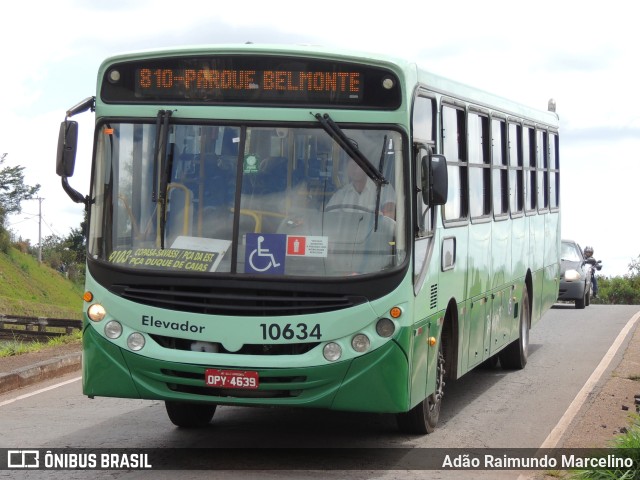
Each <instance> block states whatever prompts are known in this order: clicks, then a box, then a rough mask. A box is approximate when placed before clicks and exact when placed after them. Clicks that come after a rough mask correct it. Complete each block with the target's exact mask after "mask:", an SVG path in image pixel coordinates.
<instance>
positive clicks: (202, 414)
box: [164, 401, 216, 428]
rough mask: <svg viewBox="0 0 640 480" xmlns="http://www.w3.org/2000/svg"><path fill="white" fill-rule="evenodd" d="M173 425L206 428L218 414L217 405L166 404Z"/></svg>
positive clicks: (167, 402) (168, 402)
mask: <svg viewBox="0 0 640 480" xmlns="http://www.w3.org/2000/svg"><path fill="white" fill-rule="evenodd" d="M164 405H165V408H166V409H167V415H169V420H171V423H173V424H174V425H176V426H178V427H183V428H198V427H204V426H206V425H208V424H209V422H211V419H212V418H213V414H214V413H215V412H216V406H215V405H206V404H200V403H185V402H170V401H166V402H164Z"/></svg>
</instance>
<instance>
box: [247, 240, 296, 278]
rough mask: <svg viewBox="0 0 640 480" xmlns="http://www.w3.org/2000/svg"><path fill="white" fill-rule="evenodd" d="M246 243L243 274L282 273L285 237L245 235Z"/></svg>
mask: <svg viewBox="0 0 640 480" xmlns="http://www.w3.org/2000/svg"><path fill="white" fill-rule="evenodd" d="M246 241H247V244H246V249H245V253H244V254H245V262H244V272H245V273H271V274H283V273H284V263H285V257H286V255H285V251H286V241H287V237H286V235H279V234H275V233H247V237H246Z"/></svg>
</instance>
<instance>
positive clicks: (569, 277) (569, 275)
mask: <svg viewBox="0 0 640 480" xmlns="http://www.w3.org/2000/svg"><path fill="white" fill-rule="evenodd" d="M580 277H581V275H580V272H578V271H577V270H567V271H566V272H564V279H565V280H566V281H567V282H575V281H576V280H580Z"/></svg>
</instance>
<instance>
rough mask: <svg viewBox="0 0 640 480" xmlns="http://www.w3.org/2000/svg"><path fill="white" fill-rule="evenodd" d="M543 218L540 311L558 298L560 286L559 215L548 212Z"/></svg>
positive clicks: (543, 310) (549, 306)
mask: <svg viewBox="0 0 640 480" xmlns="http://www.w3.org/2000/svg"><path fill="white" fill-rule="evenodd" d="M544 218H545V248H544V263H545V271H544V285H543V299H542V313H544V312H546V311H547V310H548V309H549V308H551V306H552V305H553V304H554V303H555V302H556V301H557V300H558V289H559V287H560V280H559V275H560V260H559V259H560V244H559V239H560V237H561V235H560V215H559V214H558V213H550V214H548V215H545V216H544Z"/></svg>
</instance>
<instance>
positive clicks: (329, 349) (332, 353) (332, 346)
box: [322, 342, 342, 362]
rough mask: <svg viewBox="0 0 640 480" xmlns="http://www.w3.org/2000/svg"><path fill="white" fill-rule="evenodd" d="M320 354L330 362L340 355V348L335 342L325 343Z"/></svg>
mask: <svg viewBox="0 0 640 480" xmlns="http://www.w3.org/2000/svg"><path fill="white" fill-rule="evenodd" d="M322 355H324V358H325V359H327V360H329V361H330V362H335V361H336V360H338V359H340V357H341V356H342V348H341V347H340V345H338V344H337V343H333V342H330V343H327V344H326V345H325V346H324V348H323V349H322Z"/></svg>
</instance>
